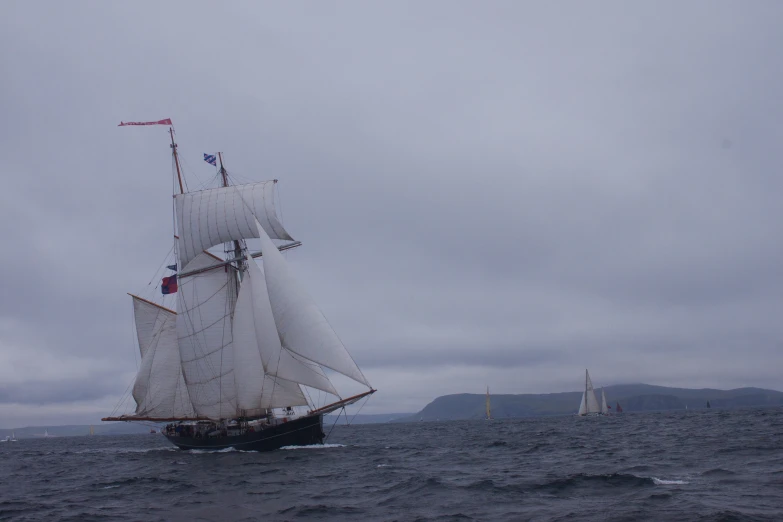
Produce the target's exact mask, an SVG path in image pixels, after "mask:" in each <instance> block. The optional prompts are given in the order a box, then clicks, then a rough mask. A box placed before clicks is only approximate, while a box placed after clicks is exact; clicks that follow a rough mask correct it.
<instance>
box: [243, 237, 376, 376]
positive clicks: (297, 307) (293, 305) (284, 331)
mask: <svg viewBox="0 0 783 522" xmlns="http://www.w3.org/2000/svg"><path fill="white" fill-rule="evenodd" d="M256 226H257V228H258V235H259V236H260V239H261V252H262V253H263V262H264V276H265V281H266V287H267V292H268V295H269V302H270V304H271V306H272V315H273V317H274V320H275V324H276V325H277V331H278V333H279V334H280V340H281V342H282V345H283V347H284V348H286V349H288V350H290V351H291V352H293V353H295V354H297V355H300V356H302V357H304V358H305V359H308V360H310V361H313V362H315V363H317V364H320V365H322V366H325V367H327V368H330V369H332V370H334V371H336V372H338V373H341V374H343V375H345V376H347V377H350V378H351V379H353V380H355V381H357V382H359V383H362V384H364V385H365V386H367V387H368V388H371V386H370V383H369V382H367V379H366V378H365V377H364V375H363V374H362V372H361V370H360V369H359V367H358V366H357V365H356V363H355V362H354V361H353V359H352V358H351V355H350V354H349V353H348V350H346V349H345V346H344V345H343V343H342V341H340V338H339V337H337V334H336V333H335V332H334V330H332V327H331V326H329V323H328V322H327V320H326V318H325V317H324V315H323V314H322V313H321V311H320V310H319V309H318V307H317V305H316V304H315V302H314V301H313V299H312V298H311V297H310V295H309V294H308V293H307V292H306V291H305V290H304V288H302V287H301V286H300V285H299V282H298V281H297V280H296V279H295V278H294V276H293V274H292V273H291V270H290V268H289V267H288V263H286V261H285V259H284V258H283V255H282V254H281V253H280V251H279V250H278V249H277V248H276V247H275V245H274V243H272V241H271V239H270V238H269V236H267V235H266V232H265V230H264V229H263V228H262V227H261V225H260V224H259V223H256Z"/></svg>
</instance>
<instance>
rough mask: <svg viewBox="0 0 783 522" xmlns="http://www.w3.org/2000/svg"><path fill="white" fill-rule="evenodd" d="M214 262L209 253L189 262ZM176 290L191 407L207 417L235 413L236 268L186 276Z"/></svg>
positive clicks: (179, 338) (200, 265)
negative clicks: (234, 322) (232, 322)
mask: <svg viewBox="0 0 783 522" xmlns="http://www.w3.org/2000/svg"><path fill="white" fill-rule="evenodd" d="M214 262H215V259H214V258H213V257H212V256H210V255H208V254H201V255H199V256H198V257H197V258H196V259H194V260H193V262H192V263H191V266H192V268H203V267H206V266H209V265H210V264H214ZM177 295H178V298H177V309H178V311H179V313H178V315H177V341H178V343H179V355H180V358H181V363H182V371H183V373H184V374H185V383H186V384H187V387H188V393H189V394H190V400H191V402H192V403H193V409H194V410H195V412H196V414H198V415H199V416H202V417H208V418H211V419H225V418H231V417H234V416H236V414H237V411H238V409H237V390H236V386H235V384H234V350H233V335H232V325H231V315H232V314H233V312H234V303H235V302H236V279H235V272H234V271H232V270H210V271H207V272H202V273H199V274H197V275H194V276H191V277H188V278H184V279H182V280H181V281H180V282H179V292H178V294H177ZM260 378H261V375H259V379H260Z"/></svg>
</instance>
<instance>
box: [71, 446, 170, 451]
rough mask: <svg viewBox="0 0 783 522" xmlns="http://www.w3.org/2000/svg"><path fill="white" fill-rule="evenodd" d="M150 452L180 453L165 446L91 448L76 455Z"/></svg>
mask: <svg viewBox="0 0 783 522" xmlns="http://www.w3.org/2000/svg"><path fill="white" fill-rule="evenodd" d="M150 451H179V450H178V449H177V448H173V447H170V446H163V447H159V448H90V449H86V450H81V451H75V452H74V453H149V452H150Z"/></svg>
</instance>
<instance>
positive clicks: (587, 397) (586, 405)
mask: <svg viewBox="0 0 783 522" xmlns="http://www.w3.org/2000/svg"><path fill="white" fill-rule="evenodd" d="M608 411H609V409H608V408H607V407H606V395H605V394H604V393H603V389H602V390H601V403H599V402H598V397H596V396H595V389H594V388H593V381H592V380H591V379H590V373H589V372H588V371H587V370H585V391H584V392H582V400H581V401H580V403H579V413H577V415H579V416H580V417H585V416H593V415H606V414H607V413H608Z"/></svg>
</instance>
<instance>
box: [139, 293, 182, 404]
mask: <svg viewBox="0 0 783 522" xmlns="http://www.w3.org/2000/svg"><path fill="white" fill-rule="evenodd" d="M133 316H134V320H135V323H136V335H137V336H138V339H139V349H140V351H141V365H140V367H139V371H138V373H137V375H136V380H135V382H134V384H133V392H132V393H133V399H134V400H135V401H136V415H138V416H144V417H162V418H164V417H165V418H187V417H192V416H193V406H192V404H191V403H190V397H189V396H188V390H187V388H186V387H185V380H184V379H183V377H182V369H181V366H180V360H179V348H178V346H177V329H176V317H177V316H176V314H175V313H172V312H171V311H169V310H166V309H164V308H162V307H159V306H155V305H154V304H152V303H148V302H146V301H143V300H141V299H139V298H138V297H135V296H133Z"/></svg>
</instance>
